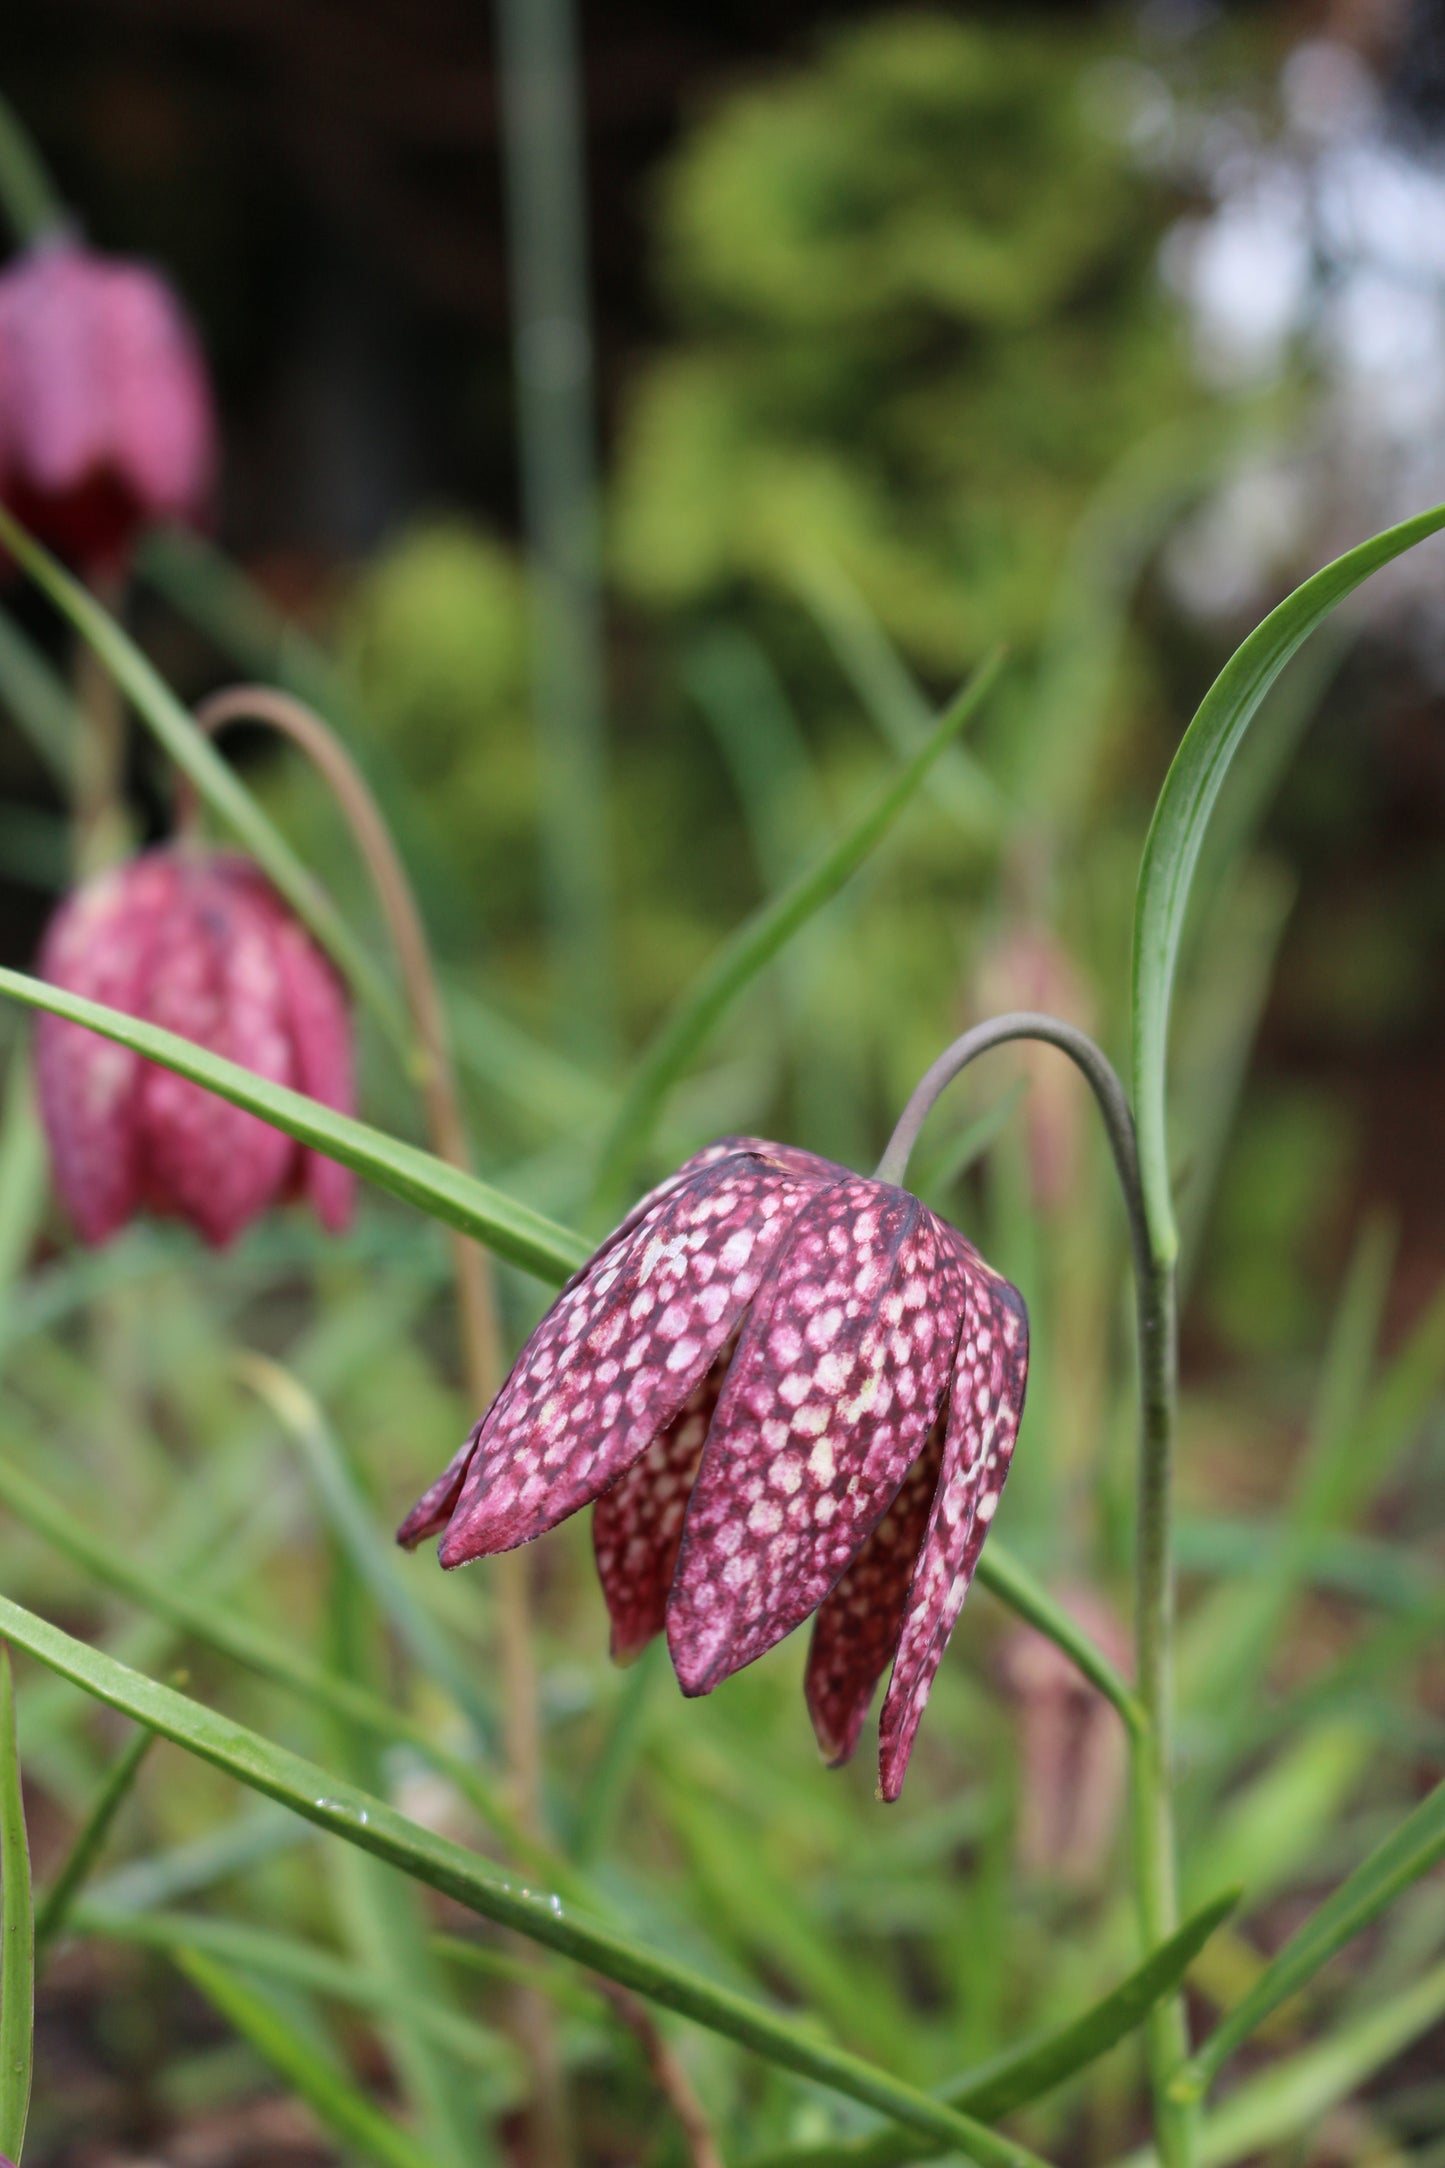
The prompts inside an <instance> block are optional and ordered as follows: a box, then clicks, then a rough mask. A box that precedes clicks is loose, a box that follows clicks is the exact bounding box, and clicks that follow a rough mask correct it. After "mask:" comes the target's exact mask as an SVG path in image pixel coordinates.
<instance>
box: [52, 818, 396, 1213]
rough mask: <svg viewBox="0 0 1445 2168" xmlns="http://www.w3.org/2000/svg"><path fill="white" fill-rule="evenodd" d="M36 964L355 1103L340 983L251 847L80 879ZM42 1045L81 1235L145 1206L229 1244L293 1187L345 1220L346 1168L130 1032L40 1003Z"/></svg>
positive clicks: (254, 1064)
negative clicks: (169, 1064) (245, 854)
mask: <svg viewBox="0 0 1445 2168" xmlns="http://www.w3.org/2000/svg"><path fill="white" fill-rule="evenodd" d="M40 975H41V977H42V978H46V979H49V980H50V982H51V983H52V985H55V986H63V987H65V988H66V989H67V991H69V992H70V993H73V994H82V995H84V996H86V997H87V998H88V999H90V1000H94V1001H104V1002H107V1003H108V1004H109V1005H110V1006H111V1007H112V1008H117V1009H123V1010H124V1011H125V1013H126V1014H127V1015H128V1016H139V1017H142V1018H143V1019H144V1020H145V1021H146V1022H148V1023H152V1024H160V1025H163V1026H164V1027H165V1028H166V1029H167V1030H169V1031H176V1032H179V1033H180V1034H181V1035H182V1036H183V1037H184V1038H187V1039H192V1040H194V1041H195V1042H196V1043H197V1044H198V1045H201V1046H205V1047H209V1048H210V1050H211V1051H212V1052H213V1053H217V1054H222V1055H225V1056H226V1057H227V1059H229V1060H231V1061H237V1062H240V1063H242V1064H243V1066H244V1067H246V1068H248V1069H252V1070H254V1071H255V1072H256V1074H257V1075H258V1076H263V1077H267V1078H269V1079H270V1080H271V1081H272V1082H273V1083H277V1084H287V1085H291V1086H293V1087H294V1088H295V1089H296V1090H298V1091H304V1092H307V1093H309V1094H310V1096H311V1097H312V1098H313V1099H319V1100H321V1101H322V1102H323V1103H324V1104H325V1105H327V1106H330V1107H335V1108H336V1109H337V1111H338V1112H339V1113H343V1114H350V1113H352V1112H354V1111H355V1089H354V1083H353V1076H352V1042H351V1020H350V1016H349V1014H348V1011H347V1006H346V1000H345V996H344V995H343V993H342V991H341V987H340V985H339V983H338V981H337V978H336V975H335V973H334V972H333V970H332V968H331V966H330V964H329V963H328V962H327V961H326V959H325V957H324V956H323V955H322V954H321V952H320V950H319V949H317V948H316V946H315V945H314V943H313V942H312V941H311V939H310V937H309V935H307V934H306V933H305V932H303V930H302V928H301V927H300V926H299V925H298V924H297V923H296V921H295V920H294V919H293V918H292V917H291V915H290V913H289V912H288V911H287V909H286V907H285V905H284V904H283V903H282V902H281V899H280V898H279V896H277V894H276V893H275V891H274V890H273V889H272V888H271V887H270V885H269V884H268V882H267V881H266V880H265V878H264V877H263V875H262V874H261V873H260V871H259V870H258V869H257V868H256V867H255V866H253V865H252V864H251V863H250V861H249V860H248V859H245V858H241V857H239V856H236V855H235V854H233V853H230V852H221V851H192V850H188V849H184V848H180V849H177V848H169V847H167V848H162V849H158V850H153V851H147V852H145V853H144V854H143V855H142V856H141V857H139V858H135V859H132V860H131V861H130V863H129V864H127V865H124V866H119V867H117V868H115V869H114V870H113V871H111V872H107V873H103V874H101V875H99V876H98V877H97V878H96V879H95V880H92V881H88V882H86V883H85V885H84V886H83V887H81V888H79V889H77V890H76V892H75V894H74V895H72V896H70V897H69V898H68V899H67V900H66V902H65V903H64V904H62V906H61V908H60V910H59V911H58V912H57V913H56V916H55V918H54V919H53V920H52V921H51V925H50V929H49V931H48V933H47V934H46V937H45V943H44V947H43V948H42V950H41V956H40ZM35 1058H36V1072H37V1079H38V1087H39V1090H38V1097H39V1103H40V1115H41V1120H42V1122H43V1124H44V1127H45V1132H46V1136H47V1139H48V1141H49V1145H50V1156H51V1161H52V1165H53V1168H54V1172H55V1181H56V1187H57V1188H58V1189H59V1191H60V1194H61V1197H62V1198H63V1199H64V1202H65V1204H66V1207H67V1209H68V1210H69V1212H70V1215H71V1217H72V1219H73V1220H74V1221H75V1224H76V1227H77V1228H78V1230H79V1232H80V1235H81V1237H82V1239H83V1240H85V1241H86V1242H91V1243H100V1242H104V1241H106V1240H107V1239H108V1237H109V1236H111V1235H113V1234H114V1233H115V1232H116V1231H117V1230H118V1229H119V1228H120V1227H122V1226H124V1225H125V1223H126V1221H127V1220H129V1219H131V1218H133V1216H134V1215H135V1213H136V1212H138V1211H140V1210H142V1209H149V1210H150V1211H153V1212H158V1213H163V1214H171V1215H174V1216H175V1217H177V1218H180V1219H184V1220H188V1221H189V1222H190V1224H191V1225H192V1226H193V1227H195V1228H196V1229H197V1231H198V1232H199V1233H200V1234H202V1235H203V1236H204V1237H205V1238H206V1240H207V1241H208V1242H211V1243H213V1244H215V1245H217V1246H220V1245H222V1244H224V1243H227V1242H229V1241H231V1240H232V1239H233V1237H234V1236H236V1235H238V1234H239V1233H240V1232H241V1230H242V1228H243V1227H246V1226H247V1225H249V1223H250V1222H251V1221H252V1220H253V1219H255V1218H256V1217H257V1216H258V1215H259V1214H260V1213H261V1212H264V1211H265V1210H266V1209H267V1207H268V1206H269V1205H271V1204H273V1203H274V1202H276V1200H277V1199H279V1198H281V1197H285V1196H291V1195H304V1196H305V1197H306V1199H307V1200H308V1202H309V1203H310V1204H311V1205H312V1207H313V1208H314V1210H315V1212H316V1214H317V1216H318V1218H319V1219H320V1220H321V1222H322V1224H323V1226H325V1227H326V1228H328V1229H329V1230H331V1231H332V1232H333V1233H335V1232H338V1231H339V1230H340V1229H341V1228H342V1227H344V1226H345V1224H346V1222H347V1220H348V1219H349V1218H350V1216H351V1208H352V1202H353V1193H354V1189H355V1177H354V1175H353V1174H352V1173H351V1172H350V1170H349V1169H348V1168H345V1167H341V1166H338V1165H337V1163H336V1162H335V1161H334V1160H330V1159H326V1158H323V1157H322V1156H321V1155H320V1154H319V1153H316V1152H310V1151H306V1150H305V1149H303V1147H302V1146H300V1145H299V1144H297V1143H295V1142H294V1141H293V1139H292V1138H290V1137H288V1136H287V1135H286V1134H285V1133H284V1131H282V1130H279V1129H273V1128H272V1127H271V1125H270V1124H269V1123H267V1122H263V1121H260V1120H259V1119H258V1118H257V1117H256V1116H255V1115H254V1114H247V1113H245V1112H243V1110H242V1109H241V1108H239V1107H233V1106H231V1105H229V1104H228V1103H227V1102H226V1101H225V1100H224V1099H219V1098H217V1097H216V1096H215V1095H214V1094H213V1093H211V1092H208V1091H205V1090H203V1089H202V1088H201V1086H200V1085H198V1084H192V1083H189V1082H187V1080H186V1079H185V1078H184V1077H179V1076H175V1075H173V1074H172V1072H171V1071H170V1070H169V1069H162V1068H160V1067H158V1066H157V1065H156V1064H155V1063H154V1062H148V1061H145V1060H143V1059H142V1057H141V1056H140V1055H139V1054H134V1053H132V1052H131V1051H130V1050H129V1049H128V1048H126V1047H123V1046H116V1045H114V1044H113V1043H112V1042H111V1041H109V1040H107V1039H101V1038H98V1037H97V1036H96V1034H95V1033H94V1032H92V1031H87V1030H85V1028H84V1027H83V1026H82V1025H79V1024H71V1023H67V1022H65V1021H64V1020H63V1019H62V1018H60V1017H56V1016H45V1017H42V1018H41V1020H40V1023H39V1026H38V1028H37V1031H36V1042H35Z"/></svg>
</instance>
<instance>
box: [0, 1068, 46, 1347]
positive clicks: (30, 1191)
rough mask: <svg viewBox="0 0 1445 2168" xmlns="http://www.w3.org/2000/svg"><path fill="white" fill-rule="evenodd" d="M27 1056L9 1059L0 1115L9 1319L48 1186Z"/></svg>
mask: <svg viewBox="0 0 1445 2168" xmlns="http://www.w3.org/2000/svg"><path fill="white" fill-rule="evenodd" d="M27 1054H28V1049H27V1048H26V1047H24V1046H21V1047H20V1048H19V1049H18V1050H17V1052H16V1054H15V1055H14V1057H13V1058H12V1060H11V1063H10V1069H9V1074H8V1075H7V1076H6V1079H5V1104H4V1108H3V1111H0V1314H4V1315H6V1316H7V1318H8V1313H9V1310H10V1304H11V1296H12V1294H13V1292H14V1290H15V1285H16V1282H17V1281H18V1280H19V1278H20V1276H21V1274H22V1272H23V1271H24V1269H25V1264H26V1260H27V1259H28V1258H29V1255H30V1251H31V1248H32V1246H33V1244H34V1241H35V1237H36V1235H37V1234H38V1233H39V1231H40V1221H41V1216H42V1214H43V1213H44V1210H45V1199H46V1192H47V1187H48V1185H47V1180H46V1166H45V1140H44V1138H43V1137H42V1136H41V1133H40V1117H39V1115H38V1114H37V1112H36V1109H35V1092H34V1087H33V1085H32V1083H31V1075H30V1062H29V1060H28V1058H27Z"/></svg>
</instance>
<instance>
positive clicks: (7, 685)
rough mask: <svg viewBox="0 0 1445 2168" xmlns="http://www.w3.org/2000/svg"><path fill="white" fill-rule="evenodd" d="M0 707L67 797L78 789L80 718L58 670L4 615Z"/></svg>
mask: <svg viewBox="0 0 1445 2168" xmlns="http://www.w3.org/2000/svg"><path fill="white" fill-rule="evenodd" d="M0 708H3V709H4V711H5V713H6V714H7V715H10V716H13V718H14V719H15V721H16V722H17V723H18V724H19V726H20V728H21V730H22V731H23V733H24V735H25V737H26V738H27V739H28V741H29V743H30V747H31V750H32V752H34V753H36V754H37V755H38V756H39V758H40V759H41V760H42V761H43V762H44V764H45V766H46V767H47V768H48V769H49V771H50V776H51V780H52V781H53V782H55V783H57V784H58V785H59V786H60V789H61V791H62V792H63V793H64V794H65V796H66V797H67V798H68V797H69V796H70V793H71V791H72V790H73V789H74V787H75V780H76V774H75V769H76V753H77V748H78V746H79V744H80V717H79V715H78V714H77V712H76V707H75V702H74V700H73V699H72V698H71V693H70V688H69V686H68V685H67V684H66V682H65V680H64V678H63V677H62V676H61V675H60V673H59V671H58V670H56V669H55V668H54V666H53V665H52V664H51V663H50V662H49V661H48V659H47V658H46V657H45V656H44V655H42V654H41V652H40V650H39V648H38V647H36V646H35V645H34V644H33V642H32V641H30V640H28V639H27V638H26V637H25V634H24V633H23V632H22V631H21V630H20V627H19V626H18V625H17V624H16V622H15V620H14V618H13V617H12V616H11V615H10V613H9V611H8V610H0Z"/></svg>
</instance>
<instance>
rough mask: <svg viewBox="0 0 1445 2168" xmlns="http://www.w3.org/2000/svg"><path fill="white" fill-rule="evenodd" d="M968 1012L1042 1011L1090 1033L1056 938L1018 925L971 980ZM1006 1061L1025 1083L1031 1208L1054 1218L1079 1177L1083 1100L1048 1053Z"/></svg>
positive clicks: (1025, 1049) (1035, 1051)
mask: <svg viewBox="0 0 1445 2168" xmlns="http://www.w3.org/2000/svg"><path fill="white" fill-rule="evenodd" d="M970 1007H971V1008H972V1009H973V1010H975V1011H976V1012H977V1014H978V1015H980V1016H993V1015H995V1014H996V1013H997V1012H998V1011H999V1010H1002V1009H1042V1010H1043V1011H1045V1013H1046V1014H1048V1015H1050V1016H1062V1017H1063V1018H1064V1019H1065V1021H1066V1022H1068V1023H1070V1024H1077V1025H1078V1027H1079V1029H1080V1030H1081V1031H1087V1030H1088V1029H1089V1027H1090V1022H1091V1011H1092V1007H1093V1004H1092V1003H1091V1001H1090V999H1089V995H1088V990H1087V988H1086V987H1085V985H1084V982H1083V980H1082V979H1081V978H1080V976H1079V974H1078V972H1077V970H1076V969H1075V968H1074V965H1073V963H1072V962H1071V961H1070V958H1069V956H1068V953H1067V951H1066V950H1065V949H1064V948H1063V946H1062V944H1061V943H1060V942H1059V941H1058V939H1057V938H1056V937H1055V936H1054V934H1052V933H1051V932H1050V931H1049V930H1048V929H1047V927H1044V926H1039V925H1032V924H1030V923H1028V922H1027V921H1026V920H1018V921H1015V922H1014V923H1013V924H1011V925H1008V926H1006V927H1004V928H1003V930H1002V931H1001V932H1000V933H999V934H998V935H996V936H995V938H994V939H993V940H992V941H991V942H989V943H988V944H987V945H986V947H985V948H984V950H983V953H982V955H981V956H980V958H979V961H978V965H977V968H976V970H975V973H974V983H973V987H972V989H971V995H970ZM1009 1053H1010V1054H1011V1055H1012V1057H1013V1060H1014V1061H1015V1062H1016V1063H1017V1065H1018V1067H1019V1069H1020V1070H1021V1071H1022V1073H1023V1074H1024V1075H1025V1076H1026V1077H1027V1078H1028V1086H1029V1090H1028V1105H1027V1108H1026V1110H1025V1120H1026V1124H1027V1137H1028V1158H1029V1178H1030V1186H1031V1188H1032V1190H1033V1197H1034V1203H1035V1204H1036V1205H1037V1206H1038V1207H1039V1209H1040V1211H1052V1210H1057V1208H1058V1207H1059V1206H1060V1205H1062V1204H1063V1203H1064V1202H1065V1201H1066V1199H1067V1198H1068V1196H1069V1193H1070V1191H1071V1190H1072V1188H1073V1186H1074V1182H1075V1179H1076V1176H1077V1174H1078V1168H1079V1156H1080V1146H1081V1140H1082V1116H1083V1111H1084V1094H1083V1093H1082V1092H1081V1089H1080V1084H1079V1079H1078V1077H1077V1076H1076V1075H1074V1074H1073V1073H1072V1070H1071V1067H1070V1065H1069V1064H1068V1063H1067V1062H1061V1061H1060V1060H1059V1058H1058V1056H1057V1055H1056V1054H1054V1053H1053V1052H1052V1050H1051V1049H1050V1048H1049V1047H1046V1046H1038V1045H1020V1046H1015V1047H1011V1048H1010V1049H1009ZM1005 1058H1007V1057H1005Z"/></svg>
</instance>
